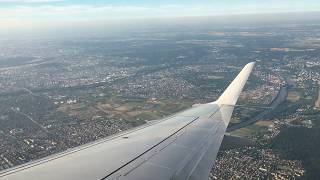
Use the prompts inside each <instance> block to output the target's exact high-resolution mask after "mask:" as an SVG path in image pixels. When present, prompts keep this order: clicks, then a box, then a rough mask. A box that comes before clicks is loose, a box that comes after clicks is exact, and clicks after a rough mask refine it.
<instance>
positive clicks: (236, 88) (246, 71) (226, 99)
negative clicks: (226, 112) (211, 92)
mask: <svg viewBox="0 0 320 180" xmlns="http://www.w3.org/2000/svg"><path fill="white" fill-rule="evenodd" d="M254 64H255V62H251V63H248V64H247V65H246V66H244V68H243V69H242V70H241V72H240V73H239V74H238V75H237V77H236V78H235V79H234V80H233V81H232V83H231V84H230V85H229V86H228V87H227V89H226V90H225V91H224V92H223V94H222V95H221V96H220V97H219V99H218V100H217V101H216V102H215V103H217V104H221V105H231V106H234V105H235V104H236V103H237V100H238V97H239V95H240V93H241V92H242V90H243V87H244V85H245V84H246V82H247V80H248V77H249V75H250V73H251V71H252V69H253V67H254Z"/></svg>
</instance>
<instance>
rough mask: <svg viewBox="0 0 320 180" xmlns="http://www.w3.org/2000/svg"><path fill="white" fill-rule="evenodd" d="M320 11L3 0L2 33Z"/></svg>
mask: <svg viewBox="0 0 320 180" xmlns="http://www.w3.org/2000/svg"><path fill="white" fill-rule="evenodd" d="M315 11H320V0H0V31H1V30H2V31H11V30H15V29H19V28H20V29H21V28H27V27H29V28H30V27H32V28H34V27H35V26H36V25H38V26H49V25H51V26H53V25H59V24H60V25H62V24H67V23H69V24H70V22H73V23H76V22H89V21H90V22H101V21H107V20H118V19H145V18H171V17H190V16H191V17H193V16H216V15H230V14H257V13H279V12H315Z"/></svg>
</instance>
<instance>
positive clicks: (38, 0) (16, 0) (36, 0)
mask: <svg viewBox="0 0 320 180" xmlns="http://www.w3.org/2000/svg"><path fill="white" fill-rule="evenodd" d="M61 1H64V0H0V3H50V2H61Z"/></svg>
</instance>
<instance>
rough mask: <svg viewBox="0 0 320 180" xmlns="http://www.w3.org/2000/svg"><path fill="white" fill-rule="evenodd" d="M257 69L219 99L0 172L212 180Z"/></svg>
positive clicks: (33, 178) (27, 176) (6, 175)
mask: <svg viewBox="0 0 320 180" xmlns="http://www.w3.org/2000/svg"><path fill="white" fill-rule="evenodd" d="M253 66H254V63H249V64H247V65H246V66H245V67H244V68H243V69H242V71H241V72H240V73H239V74H238V76H237V77H236V78H235V79H234V80H233V81H232V83H231V84H230V85H229V86H228V88H227V89H226V90H225V92H224V93H223V94H222V95H221V96H220V98H219V99H218V100H217V101H215V102H211V103H207V104H202V105H198V106H196V107H193V108H190V109H188V110H185V111H182V112H180V113H177V114H175V115H172V116H170V117H167V118H165V119H162V120H159V121H157V122H153V123H148V124H146V125H145V126H142V127H138V128H136V129H134V130H131V131H127V132H124V133H121V134H118V135H115V136H112V137H108V138H105V139H102V140H99V141H95V142H93V143H90V144H86V145H83V146H80V147H77V148H75V149H71V150H69V151H66V152H63V153H60V154H57V155H53V156H49V157H47V158H45V159H41V160H38V161H34V162H32V163H28V164H25V165H21V166H18V167H15V168H11V169H9V170H6V171H3V172H0V177H1V178H0V179H3V180H70V179H76V180H99V179H103V180H105V179H106V180H107V179H118V180H150V179H152V180H158V179H159V180H165V179H177V180H180V179H190V180H191V179H197V180H202V179H209V172H210V169H211V168H212V166H213V164H214V160H215V158H216V155H217V152H218V150H219V147H220V145H221V141H222V139H223V137H224V134H225V131H226V128H227V126H228V123H229V121H230V118H231V115H232V112H233V108H234V105H235V103H236V101H237V99H238V97H239V95H240V93H241V91H242V89H243V87H244V85H245V83H246V81H247V79H248V77H249V74H250V72H251V71H252V68H253Z"/></svg>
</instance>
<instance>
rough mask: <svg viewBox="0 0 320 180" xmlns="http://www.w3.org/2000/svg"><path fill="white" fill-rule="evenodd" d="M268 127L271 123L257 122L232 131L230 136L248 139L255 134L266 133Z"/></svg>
mask: <svg viewBox="0 0 320 180" xmlns="http://www.w3.org/2000/svg"><path fill="white" fill-rule="evenodd" d="M270 125H273V122H272V121H258V122H256V123H254V124H252V125H250V126H247V127H244V128H240V129H237V130H234V131H232V132H230V134H231V135H236V136H240V137H247V138H250V137H253V136H255V135H257V134H260V133H263V132H266V131H267V130H268V127H269V126H270Z"/></svg>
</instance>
